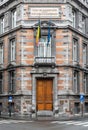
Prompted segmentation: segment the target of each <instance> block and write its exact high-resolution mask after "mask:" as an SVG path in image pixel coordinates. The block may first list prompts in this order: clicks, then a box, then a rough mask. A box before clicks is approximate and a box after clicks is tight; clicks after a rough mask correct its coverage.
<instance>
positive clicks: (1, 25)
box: [0, 17, 4, 34]
mask: <svg viewBox="0 0 88 130" xmlns="http://www.w3.org/2000/svg"><path fill="white" fill-rule="evenodd" d="M2 33H4V17H1V18H0V34H2Z"/></svg>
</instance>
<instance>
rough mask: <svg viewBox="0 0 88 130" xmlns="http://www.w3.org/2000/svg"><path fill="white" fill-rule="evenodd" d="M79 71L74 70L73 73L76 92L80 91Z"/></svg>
mask: <svg viewBox="0 0 88 130" xmlns="http://www.w3.org/2000/svg"><path fill="white" fill-rule="evenodd" d="M78 80H79V79H78V72H77V71H74V75H73V85H74V92H75V93H78V87H77V86H79V84H78V82H79V81H78Z"/></svg>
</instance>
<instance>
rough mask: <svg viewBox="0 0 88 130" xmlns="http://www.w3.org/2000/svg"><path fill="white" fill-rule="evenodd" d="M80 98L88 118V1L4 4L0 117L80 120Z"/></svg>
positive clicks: (0, 14) (1, 0) (8, 0)
mask: <svg viewBox="0 0 88 130" xmlns="http://www.w3.org/2000/svg"><path fill="white" fill-rule="evenodd" d="M39 20H40V22H41V38H40V40H39V43H38V46H36V33H37V29H38V24H39ZM49 28H50V40H49V43H48V45H47V36H48V29H49ZM80 94H81V95H84V97H85V100H84V101H83V111H84V114H87V113H88V0H42V1H40V0H0V111H1V114H2V115H3V114H8V111H9V110H8V109H9V106H11V112H12V113H13V114H14V115H17V116H20V115H29V114H30V113H33V114H35V118H36V115H37V116H40V115H47V116H48V115H51V116H55V114H57V112H58V111H57V109H58V110H59V114H63V113H64V114H80V112H81V102H80Z"/></svg>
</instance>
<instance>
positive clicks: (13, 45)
mask: <svg viewBox="0 0 88 130" xmlns="http://www.w3.org/2000/svg"><path fill="white" fill-rule="evenodd" d="M10 49H11V50H10V51H11V52H10V54H11V55H10V61H15V60H16V43H15V39H12V40H10Z"/></svg>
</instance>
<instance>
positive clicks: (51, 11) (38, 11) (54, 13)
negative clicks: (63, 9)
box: [30, 7, 60, 18]
mask: <svg viewBox="0 0 88 130" xmlns="http://www.w3.org/2000/svg"><path fill="white" fill-rule="evenodd" d="M59 12H60V10H59V8H54V7H51V8H50V7H38V8H36V7H33V8H30V17H34V18H36V17H40V18H48V17H49V18H57V17H59Z"/></svg>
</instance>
